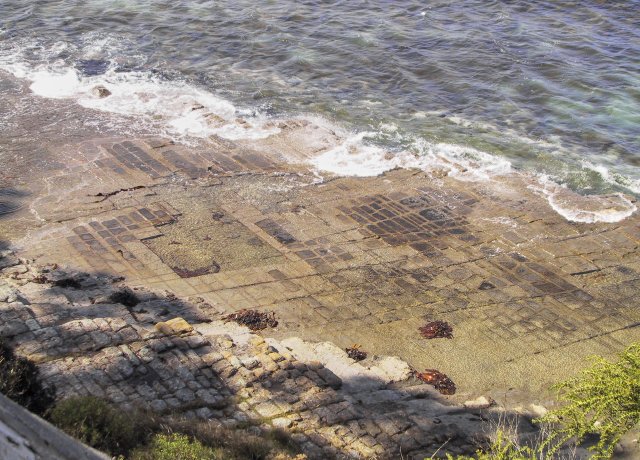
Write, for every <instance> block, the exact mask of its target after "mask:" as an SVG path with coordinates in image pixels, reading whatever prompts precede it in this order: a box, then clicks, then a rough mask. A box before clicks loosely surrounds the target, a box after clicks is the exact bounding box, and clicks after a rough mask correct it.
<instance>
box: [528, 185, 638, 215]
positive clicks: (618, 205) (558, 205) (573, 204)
mask: <svg viewBox="0 0 640 460" xmlns="http://www.w3.org/2000/svg"><path fill="white" fill-rule="evenodd" d="M530 188H531V189H533V190H534V191H536V192H538V193H540V194H542V195H543V196H545V197H546V198H547V201H548V202H549V205H550V206H551V208H552V209H553V210H554V211H556V212H557V213H558V214H560V215H561V216H562V217H564V218H565V219H567V220H568V221H571V222H582V223H596V222H607V223H614V222H620V221H621V220H624V219H626V218H627V217H629V216H631V215H632V214H633V213H634V212H636V211H637V210H638V208H637V207H636V205H635V204H633V202H631V200H629V199H628V198H627V197H625V196H624V195H623V194H622V193H614V194H609V195H590V196H584V195H579V194H577V193H575V192H573V191H572V190H569V189H568V188H567V187H566V186H565V185H562V184H557V183H555V182H553V181H552V180H550V179H549V178H548V176H540V178H539V185H534V186H530Z"/></svg>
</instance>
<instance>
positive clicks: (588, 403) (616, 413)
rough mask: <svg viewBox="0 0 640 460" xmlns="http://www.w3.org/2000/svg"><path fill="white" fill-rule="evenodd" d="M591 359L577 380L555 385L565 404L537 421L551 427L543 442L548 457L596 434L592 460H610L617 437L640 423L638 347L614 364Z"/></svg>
mask: <svg viewBox="0 0 640 460" xmlns="http://www.w3.org/2000/svg"><path fill="white" fill-rule="evenodd" d="M592 360H593V365H592V366H591V367H589V368H587V369H585V370H583V371H582V372H581V373H580V374H579V375H578V376H577V377H575V378H573V379H570V380H568V381H566V382H563V383H560V384H558V385H556V387H555V388H556V390H557V391H558V395H559V397H558V399H559V401H560V402H561V403H564V405H563V406H561V407H560V408H558V409H555V410H552V411H550V412H549V413H547V414H546V415H545V416H544V417H542V418H541V419H539V420H538V422H543V423H550V424H552V427H553V428H552V431H551V434H550V435H549V436H548V437H547V439H546V440H545V441H544V443H543V444H544V447H546V448H548V449H549V452H550V453H551V454H553V453H555V452H557V451H558V449H559V448H560V447H562V445H564V444H565V443H566V442H568V441H570V440H572V439H575V440H576V441H577V442H581V441H583V440H584V439H585V437H586V436H587V435H588V434H596V435H598V436H599V440H598V443H597V444H596V445H594V446H592V447H590V449H591V450H592V451H593V452H594V456H593V457H592V459H594V460H595V459H608V458H611V456H612V455H613V449H614V447H615V445H616V444H617V443H618V441H619V440H620V438H621V437H622V436H623V435H624V434H625V433H627V432H628V431H629V430H630V429H632V428H633V427H634V426H636V425H637V424H638V422H639V421H640V344H639V343H637V344H634V345H632V346H630V347H629V348H627V349H626V350H625V351H623V352H622V353H621V354H620V355H619V360H618V361H616V362H610V361H607V360H605V359H603V358H601V357H593V358H592Z"/></svg>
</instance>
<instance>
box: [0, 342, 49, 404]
mask: <svg viewBox="0 0 640 460" xmlns="http://www.w3.org/2000/svg"><path fill="white" fill-rule="evenodd" d="M0 393H3V394H4V395H6V396H7V397H8V398H10V399H13V400H14V401H15V402H17V403H18V404H20V405H22V406H24V407H25V408H26V409H28V410H30V411H31V412H33V413H36V414H38V415H43V414H44V413H46V412H47V410H48V409H49V408H50V407H51V405H52V404H53V401H54V396H55V391H54V390H53V389H52V388H44V387H43V386H42V383H41V382H40V375H39V371H38V368H37V367H36V365H35V364H33V363H32V362H31V361H29V360H28V359H26V358H21V357H18V356H16V355H15V354H14V353H13V349H12V348H11V347H9V346H8V345H7V344H6V343H5V342H4V341H2V340H0Z"/></svg>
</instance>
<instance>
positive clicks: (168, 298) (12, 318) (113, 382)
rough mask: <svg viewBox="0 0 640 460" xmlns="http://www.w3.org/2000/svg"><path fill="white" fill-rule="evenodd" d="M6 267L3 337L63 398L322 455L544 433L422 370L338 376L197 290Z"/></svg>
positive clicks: (375, 453)
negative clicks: (506, 428)
mask: <svg viewBox="0 0 640 460" xmlns="http://www.w3.org/2000/svg"><path fill="white" fill-rule="evenodd" d="M1 273H2V277H0V283H2V282H5V284H6V283H7V282H8V285H10V289H8V290H7V289H6V288H5V290H4V291H2V292H5V291H6V292H7V293H8V294H7V295H6V296H5V297H4V298H3V297H1V296H0V338H3V339H4V340H6V341H8V342H9V343H10V344H11V345H12V346H13V347H14V349H15V350H16V353H17V354H18V355H21V356H25V357H28V358H30V359H32V360H34V361H35V362H36V363H38V367H39V370H40V373H41V376H42V378H43V381H44V384H45V385H50V386H55V388H56V389H57V397H58V398H59V399H63V398H65V397H69V396H78V395H92V396H97V397H100V398H105V399H107V400H109V401H111V402H112V403H114V404H116V405H119V406H121V407H122V408H123V409H127V408H132V407H136V406H139V407H143V408H145V409H151V410H153V411H155V412H158V413H160V414H166V415H170V414H171V415H179V416H182V417H185V418H187V419H193V420H200V421H202V422H207V423H211V424H216V425H222V426H226V427H232V428H237V429H238V430H247V432H250V433H258V432H260V431H261V430H262V432H263V433H264V432H267V431H268V430H270V429H273V428H280V429H283V430H285V431H287V432H288V433H289V435H290V436H291V438H292V439H293V440H294V441H295V442H296V443H297V444H298V445H299V446H300V447H301V449H302V451H304V452H305V453H306V454H307V455H308V457H309V458H322V459H325V458H358V456H360V458H374V457H375V458H399V457H400V456H402V457H403V458H406V459H423V458H426V457H430V456H431V455H433V454H434V453H435V452H438V454H437V455H438V456H444V454H445V453H446V452H449V453H452V454H471V453H473V451H475V450H476V449H477V448H478V446H480V445H482V443H483V439H485V438H486V436H487V435H488V434H490V433H491V431H492V429H493V428H494V427H495V425H496V424H498V423H499V422H500V421H501V420H503V421H504V420H508V421H510V422H509V423H515V422H514V420H518V423H519V424H520V426H519V428H520V430H521V431H522V433H523V434H524V435H525V436H528V435H532V434H535V428H534V427H533V426H532V425H531V423H530V422H529V421H528V420H527V419H526V418H523V417H521V416H518V415H516V414H511V413H504V412H498V411H493V410H489V409H480V408H468V407H463V406H455V405H451V404H450V402H449V401H447V400H446V399H445V398H444V397H442V396H441V395H440V394H438V393H437V392H436V391H435V390H434V389H433V388H432V387H431V386H429V385H426V384H424V383H422V382H420V381H419V380H417V379H413V378H411V379H409V380H406V381H403V382H396V383H389V382H388V381H385V380H383V379H382V378H375V377H371V376H370V375H369V374H363V373H357V372H356V373H354V374H353V375H354V376H353V377H350V378H345V379H344V380H341V379H340V378H339V377H338V376H337V375H335V374H334V373H333V372H332V371H331V370H329V369H327V368H326V367H325V366H323V365H322V364H320V363H319V362H317V361H313V362H311V361H310V362H303V361H300V360H297V359H296V358H295V357H294V356H293V355H292V354H291V353H289V351H288V349H287V348H286V347H285V346H279V345H277V343H276V346H274V345H273V343H274V342H272V341H270V342H269V343H267V342H265V340H264V339H263V338H262V337H261V336H259V335H256V334H254V333H251V332H249V331H247V330H246V329H242V328H239V327H238V326H235V325H233V326H232V325H224V324H223V323H221V322H216V323H213V324H209V325H207V324H206V323H209V322H210V317H209V316H208V314H207V312H208V311H209V310H208V308H209V307H210V306H209V307H208V306H207V304H206V303H205V302H203V301H201V300H199V299H197V298H196V299H194V301H193V302H190V301H184V300H181V299H178V298H176V297H175V296H174V295H172V294H170V293H158V292H153V291H149V290H146V289H141V288H128V287H127V286H126V284H125V283H124V282H123V280H122V279H119V278H114V277H113V276H110V275H106V274H100V273H98V274H88V273H80V272H71V271H66V270H61V269H60V268H58V267H57V266H48V267H47V266H45V267H35V266H31V265H24V264H18V265H15V266H12V267H8V268H5V269H4V270H2V272H1ZM3 278H4V279H3ZM61 280H64V281H61ZM0 286H1V285H0ZM123 292H126V295H123V294H122V293H123ZM2 295H4V294H2ZM134 297H135V299H136V302H132V301H130V300H131V299H132V298H134ZM118 299H120V300H124V301H125V302H120V303H119V302H117V300H118ZM123 303H129V304H130V305H124V304H123ZM353 366H360V364H358V363H356V362H355V361H353ZM354 369H355V368H354ZM358 369H359V368H358Z"/></svg>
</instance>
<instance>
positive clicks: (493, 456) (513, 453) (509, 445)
mask: <svg viewBox="0 0 640 460" xmlns="http://www.w3.org/2000/svg"><path fill="white" fill-rule="evenodd" d="M539 458H540V457H539V456H538V454H537V453H536V450H535V449H532V448H531V447H528V446H519V445H518V444H517V443H515V442H514V441H512V440H511V439H510V438H509V436H507V434H506V433H505V432H504V431H502V430H501V429H498V430H497V431H496V433H495V439H494V440H493V442H492V443H491V444H490V445H489V447H488V448H486V449H485V450H481V451H478V452H476V455H475V457H466V456H462V455H459V456H457V457H454V456H452V455H450V454H447V460H538V459H539Z"/></svg>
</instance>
